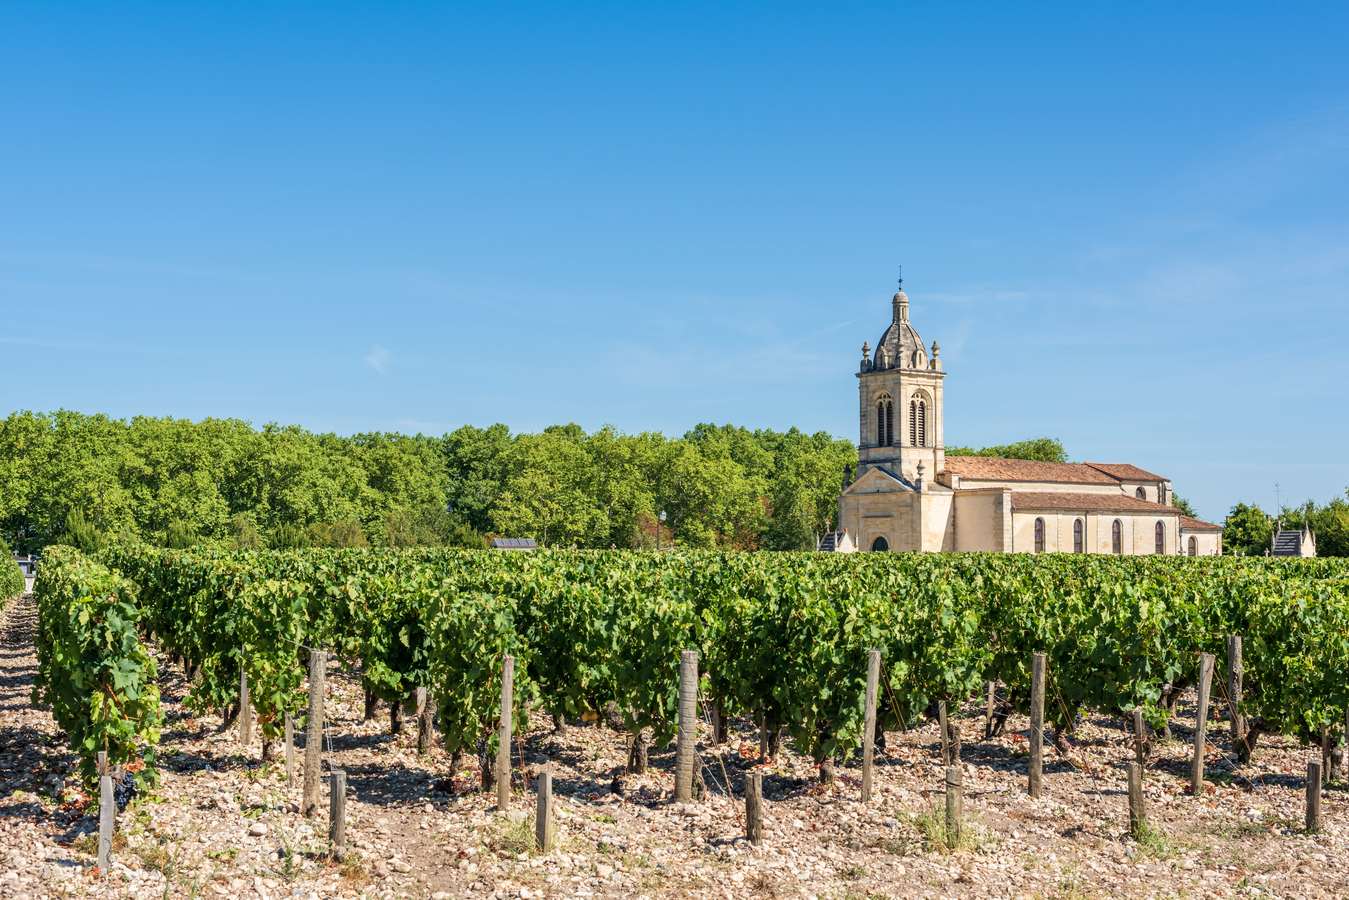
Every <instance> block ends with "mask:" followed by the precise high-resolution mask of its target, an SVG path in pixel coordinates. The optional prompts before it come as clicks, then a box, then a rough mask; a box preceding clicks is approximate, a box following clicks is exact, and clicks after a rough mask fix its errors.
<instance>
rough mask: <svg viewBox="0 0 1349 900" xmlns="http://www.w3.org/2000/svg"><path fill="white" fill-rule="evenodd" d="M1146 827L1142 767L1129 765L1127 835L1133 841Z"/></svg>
mask: <svg viewBox="0 0 1349 900" xmlns="http://www.w3.org/2000/svg"><path fill="white" fill-rule="evenodd" d="M1146 826H1147V813H1146V811H1145V810H1144V808H1143V767H1142V766H1141V765H1139V764H1138V763H1136V762H1131V763H1129V834H1130V835H1131V836H1133V838H1134V839H1135V840H1137V839H1138V837H1139V836H1140V835H1141V834H1142V833H1143V829H1144V828H1145V827H1146Z"/></svg>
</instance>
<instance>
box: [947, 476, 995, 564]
mask: <svg viewBox="0 0 1349 900" xmlns="http://www.w3.org/2000/svg"><path fill="white" fill-rule="evenodd" d="M1004 512H1005V502H1004V496H1003V492H1002V491H996V490H992V491H959V492H957V493H956V494H955V514H954V519H955V549H957V550H961V551H976V550H986V551H990V552H997V551H1000V550H1004V549H1006V546H1005V536H1004V527H1003V526H1004V522H1003V517H1004Z"/></svg>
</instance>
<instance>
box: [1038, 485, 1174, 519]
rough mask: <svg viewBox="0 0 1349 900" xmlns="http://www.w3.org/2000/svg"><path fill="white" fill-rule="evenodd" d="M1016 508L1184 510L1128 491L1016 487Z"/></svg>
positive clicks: (1167, 512) (1162, 512)
mask: <svg viewBox="0 0 1349 900" xmlns="http://www.w3.org/2000/svg"><path fill="white" fill-rule="evenodd" d="M1012 509H1014V510H1018V509H1019V510H1037V511H1038V510H1064V511H1067V512H1076V511H1082V512H1122V513H1152V514H1154V515H1171V516H1179V515H1180V510H1178V509H1176V508H1175V507H1174V506H1167V505H1165V504H1162V503H1153V502H1152V501H1150V500H1139V499H1138V498H1137V497H1130V496H1127V495H1125V494H1076V493H1072V492H1062V493H1060V492H1056V491H1013V492H1012ZM1195 521H1198V520H1197V519H1196V520H1195Z"/></svg>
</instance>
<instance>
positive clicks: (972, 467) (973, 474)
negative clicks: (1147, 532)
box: [946, 456, 1119, 484]
mask: <svg viewBox="0 0 1349 900" xmlns="http://www.w3.org/2000/svg"><path fill="white" fill-rule="evenodd" d="M946 473H947V474H950V475H959V476H960V477H961V478H969V479H973V480H977V481H1053V482H1058V483H1060V484H1118V483H1119V479H1116V478H1112V477H1110V476H1109V475H1107V474H1105V473H1104V472H1102V471H1100V470H1098V469H1094V468H1092V467H1091V466H1088V465H1085V464H1083V463H1054V462H1038V461H1036V460H1030V459H1003V458H1002V457H998V456H948V457H946Z"/></svg>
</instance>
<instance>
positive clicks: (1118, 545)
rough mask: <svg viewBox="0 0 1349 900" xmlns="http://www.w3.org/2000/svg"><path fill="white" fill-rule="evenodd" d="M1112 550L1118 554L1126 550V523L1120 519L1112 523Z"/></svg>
mask: <svg viewBox="0 0 1349 900" xmlns="http://www.w3.org/2000/svg"><path fill="white" fill-rule="evenodd" d="M1110 552H1111V553H1114V554H1115V555H1116V556H1118V555H1120V554H1121V553H1123V552H1124V523H1123V522H1121V521H1120V520H1119V519H1116V520H1115V521H1114V522H1112V523H1111V524H1110Z"/></svg>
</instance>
